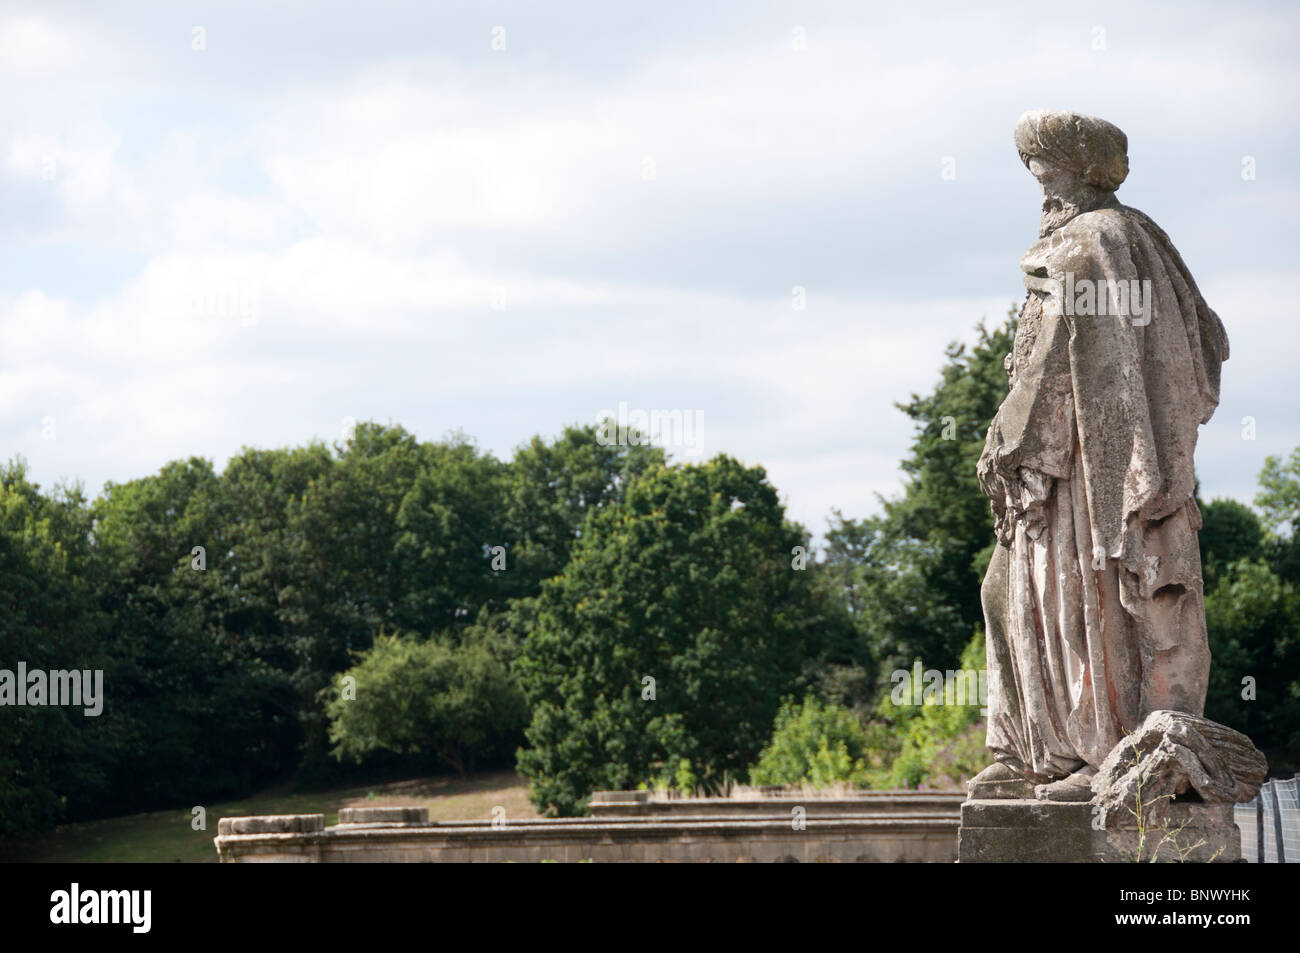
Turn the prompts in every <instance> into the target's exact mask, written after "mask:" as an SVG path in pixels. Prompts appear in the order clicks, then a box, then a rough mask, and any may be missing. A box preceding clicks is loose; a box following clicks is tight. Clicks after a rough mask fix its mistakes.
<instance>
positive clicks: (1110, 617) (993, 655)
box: [971, 110, 1262, 801]
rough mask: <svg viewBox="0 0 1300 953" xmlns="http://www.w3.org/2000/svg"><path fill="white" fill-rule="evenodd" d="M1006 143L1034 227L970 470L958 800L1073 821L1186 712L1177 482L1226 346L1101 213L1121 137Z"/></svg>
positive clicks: (1059, 117)
mask: <svg viewBox="0 0 1300 953" xmlns="http://www.w3.org/2000/svg"><path fill="white" fill-rule="evenodd" d="M1015 141H1016V148H1017V149H1018V151H1019V153H1020V157H1021V159H1022V160H1023V161H1024V163H1025V165H1026V166H1028V168H1029V171H1030V172H1031V173H1032V174H1033V176H1034V177H1035V178H1036V179H1037V180H1038V182H1039V183H1040V185H1041V186H1042V190H1043V209H1042V223H1041V227H1040V229H1039V240H1038V241H1037V242H1035V243H1034V244H1033V245H1031V246H1030V248H1029V250H1028V251H1027V252H1026V253H1025V255H1024V257H1023V258H1022V259H1021V268H1022V269H1023V271H1024V281H1025V285H1026V286H1027V288H1028V295H1027V297H1026V300H1025V303H1024V306H1023V307H1022V308H1021V311H1020V319H1019V325H1018V327H1017V330H1016V335H1015V344H1014V348H1013V351H1012V353H1011V354H1010V355H1008V357H1007V359H1006V368H1007V372H1008V374H1009V376H1010V392H1009V393H1008V395H1007V397H1006V399H1005V400H1004V401H1003V402H1002V405H1001V407H1000V408H999V409H998V413H997V416H996V417H994V419H993V422H992V424H991V426H990V427H989V431H988V438H987V441H986V444H985V447H984V452H983V455H982V456H981V458H980V461H979V470H978V473H979V481H980V485H981V487H982V489H983V491H984V493H985V494H986V495H987V496H988V497H989V499H990V501H991V502H992V507H993V512H994V516H995V519H996V525H997V538H998V545H997V546H996V547H995V552H994V555H993V558H992V561H991V562H990V564H989V568H988V574H987V576H986V577H985V580H984V585H983V590H982V599H983V605H984V616H985V628H986V638H987V644H988V669H989V690H988V691H989V697H988V708H989V714H988V739H987V743H988V746H989V748H991V749H992V751H993V755H994V758H995V762H996V763H995V764H994V765H993V766H991V767H990V768H987V769H986V770H985V771H983V772H981V773H980V774H979V775H978V776H977V777H976V778H975V779H974V781H973V782H972V786H971V790H972V797H985V798H987V797H998V796H1004V797H1024V796H1026V789H1028V796H1030V797H1033V796H1037V797H1038V798H1039V799H1042V800H1049V801H1086V800H1089V799H1091V798H1092V793H1093V792H1092V787H1091V784H1092V778H1093V776H1094V775H1095V774H1096V772H1097V769H1098V768H1099V767H1101V765H1102V763H1103V761H1104V760H1105V759H1106V757H1107V755H1109V754H1110V753H1111V751H1112V749H1115V747H1116V746H1117V745H1118V744H1119V742H1120V741H1121V740H1122V739H1124V738H1125V736H1127V735H1128V734H1129V733H1131V732H1134V731H1135V730H1136V729H1138V727H1139V726H1140V725H1141V724H1142V723H1143V721H1144V720H1145V719H1146V718H1147V717H1148V716H1149V715H1151V714H1152V713H1153V712H1157V711H1164V712H1172V713H1179V712H1182V713H1187V714H1188V715H1192V716H1200V715H1201V714H1202V713H1203V711H1204V706H1205V693H1206V687H1207V682H1208V678H1209V668H1210V652H1209V646H1208V643H1207V639H1206V629H1205V609H1204V604H1203V601H1202V583H1201V563H1200V549H1199V546H1198V544H1197V537H1196V533H1197V530H1198V529H1200V526H1201V516H1200V512H1199V511H1198V509H1197V506H1196V502H1195V500H1194V499H1193V497H1192V493H1193V488H1194V473H1193V466H1192V463H1193V452H1194V450H1195V449H1196V437H1197V428H1198V427H1199V426H1200V425H1201V424H1203V423H1205V422H1206V421H1208V420H1209V419H1210V415H1211V414H1213V412H1214V409H1215V407H1216V406H1217V404H1218V402H1219V368H1220V365H1221V363H1222V362H1223V361H1224V360H1226V359H1227V357H1228V339H1227V335H1226V334H1225V332H1224V329H1223V324H1222V322H1221V321H1220V320H1219V318H1218V316H1217V315H1216V314H1215V313H1214V312H1213V311H1212V310H1211V309H1210V308H1209V306H1207V305H1206V303H1205V301H1204V299H1203V298H1202V297H1201V294H1200V292H1199V291H1198V290H1197V288H1196V282H1195V281H1193V280H1192V276H1191V274H1190V273H1189V272H1188V270H1187V266H1186V265H1185V264H1183V260H1182V258H1181V257H1180V256H1179V254H1178V252H1177V251H1176V250H1175V249H1174V246H1173V245H1172V243H1170V241H1169V237H1168V236H1167V235H1166V234H1165V233H1164V231H1163V230H1161V229H1160V227H1159V226H1157V225H1156V224H1155V222H1153V221H1152V220H1151V219H1150V218H1148V217H1147V216H1146V215H1144V214H1143V213H1141V212H1139V211H1137V210H1136V209H1133V208H1129V207H1127V206H1125V205H1121V204H1120V203H1119V202H1118V201H1117V200H1116V198H1115V190H1116V189H1117V188H1118V187H1119V185H1120V183H1121V182H1123V181H1124V179H1125V177H1126V176H1127V175H1128V155H1127V149H1128V140H1127V138H1126V137H1125V135H1124V133H1123V132H1121V131H1120V130H1119V129H1117V128H1116V127H1115V126H1113V125H1111V124H1110V123H1108V122H1105V121H1103V120H1101V119H1096V118H1093V117H1090V116H1083V115H1079V114H1077V113H1070V112H1053V111H1044V110H1036V111H1032V112H1028V113H1026V114H1025V115H1024V116H1022V117H1021V118H1020V121H1019V122H1018V123H1017V125H1016V130H1015ZM1210 724H1212V723H1210ZM1252 750H1253V749H1252ZM1260 780H1262V777H1261V778H1260ZM1257 783H1258V782H1256V786H1257ZM999 790H1001V791H1002V792H1003V793H1001V794H999ZM977 792H981V793H977Z"/></svg>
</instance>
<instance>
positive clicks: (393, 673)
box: [325, 635, 527, 774]
mask: <svg viewBox="0 0 1300 953" xmlns="http://www.w3.org/2000/svg"><path fill="white" fill-rule="evenodd" d="M346 677H351V678H353V679H355V697H350V693H348V692H345V691H344V684H343V679H344V678H346ZM325 708H326V712H327V714H328V717H329V720H330V729H329V738H330V741H331V742H332V743H333V745H334V748H333V753H334V754H335V756H336V757H338V758H339V759H340V760H342V759H343V758H351V759H353V760H355V761H361V760H362V759H363V758H364V757H366V756H367V755H369V754H371V753H373V752H374V751H376V750H380V749H383V750H387V751H392V752H396V753H398V754H420V753H422V752H432V753H435V754H436V755H437V756H438V757H440V758H441V759H442V760H443V761H444V762H445V763H446V764H448V765H450V766H451V767H452V768H454V769H455V770H456V771H457V772H458V773H460V774H464V773H465V770H466V768H467V767H469V766H471V765H472V762H473V757H474V755H475V754H476V753H477V752H480V751H482V750H484V749H485V748H486V747H487V746H488V745H489V744H490V743H491V742H492V741H497V740H499V739H501V738H503V737H507V738H508V737H512V736H514V735H516V734H517V733H518V732H519V730H520V729H522V728H523V725H524V723H525V721H526V720H527V710H526V708H525V707H524V700H523V695H522V693H521V692H520V691H519V686H518V684H517V683H516V682H515V680H514V678H513V676H512V675H511V673H510V670H509V668H508V667H507V666H506V665H505V664H504V663H503V662H502V661H501V660H500V659H498V658H497V657H496V656H495V655H493V654H492V652H491V650H490V648H489V647H488V646H487V645H486V644H484V643H483V642H481V641H472V642H468V643H465V644H459V645H457V644H453V643H450V642H447V641H442V640H430V641H427V642H419V641H416V640H415V639H412V638H401V637H398V636H382V635H381V636H379V637H378V638H376V640H375V643H374V645H373V647H372V648H371V649H370V650H369V651H368V652H364V653H361V657H360V659H359V661H358V663H357V664H356V665H354V666H353V667H352V668H350V669H348V670H347V672H345V673H343V674H342V675H338V676H336V677H335V679H334V686H333V690H332V692H331V698H330V700H329V701H328V702H327V703H326V706H325Z"/></svg>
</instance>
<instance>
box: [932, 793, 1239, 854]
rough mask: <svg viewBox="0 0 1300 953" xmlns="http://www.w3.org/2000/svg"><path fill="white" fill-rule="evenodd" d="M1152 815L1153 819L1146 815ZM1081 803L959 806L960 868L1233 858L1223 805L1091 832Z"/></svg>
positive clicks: (1188, 807)
mask: <svg viewBox="0 0 1300 953" xmlns="http://www.w3.org/2000/svg"><path fill="white" fill-rule="evenodd" d="M1151 813H1152V814H1155V813H1156V812H1154V811H1152V812H1151ZM1097 816H1098V815H1097V812H1096V811H1095V810H1094V808H1093V805H1092V804H1090V803H1087V802H1082V803H1069V802H1055V801H1038V800H1031V799H1021V798H1003V799H996V800H993V799H990V800H978V799H973V798H972V799H970V800H967V801H965V802H964V803H963V804H962V806H961V828H960V830H959V831H958V835H957V838H958V839H957V862H958V863H961V864H979V863H995V864H1024V863H1029V864H1037V863H1057V864H1059V863H1074V864H1077V863H1130V862H1133V861H1135V860H1140V861H1143V862H1145V861H1150V860H1151V859H1152V858H1153V857H1154V858H1155V859H1156V860H1157V861H1180V860H1181V861H1185V862H1194V863H1206V862H1211V861H1213V862H1216V863H1231V862H1233V861H1238V860H1240V859H1241V830H1240V829H1239V828H1238V827H1237V825H1236V824H1235V823H1234V822H1233V816H1232V805H1231V804H1205V803H1197V802H1174V803H1171V804H1167V805H1166V806H1165V807H1164V809H1163V811H1161V812H1160V816H1158V817H1155V816H1153V817H1149V818H1146V819H1144V824H1143V827H1142V828H1141V829H1140V828H1139V827H1138V824H1137V819H1136V818H1133V817H1130V818H1128V819H1127V820H1126V821H1122V822H1120V823H1113V822H1112V825H1111V826H1110V827H1109V828H1103V829H1101V830H1096V829H1094V824H1096V823H1098V822H1097V820H1096V818H1097Z"/></svg>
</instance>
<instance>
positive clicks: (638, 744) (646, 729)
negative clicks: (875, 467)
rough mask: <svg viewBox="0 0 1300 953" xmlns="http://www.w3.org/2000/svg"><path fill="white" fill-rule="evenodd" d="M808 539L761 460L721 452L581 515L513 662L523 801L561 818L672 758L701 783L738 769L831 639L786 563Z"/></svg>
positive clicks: (647, 478)
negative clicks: (520, 714) (747, 463)
mask: <svg viewBox="0 0 1300 953" xmlns="http://www.w3.org/2000/svg"><path fill="white" fill-rule="evenodd" d="M807 542H808V541H807V538H806V537H805V535H804V533H803V532H802V531H801V530H800V529H799V527H797V526H795V525H793V524H791V523H788V522H786V520H785V518H784V512H783V509H782V507H781V505H780V503H779V501H778V499H777V494H776V491H775V490H774V489H773V488H772V486H771V485H770V484H769V483H768V482H767V479H766V475H765V474H764V472H763V470H762V469H760V468H758V467H754V468H745V467H743V466H741V465H740V464H739V463H737V462H736V461H734V460H732V459H730V458H728V457H724V456H720V457H717V458H715V459H714V460H712V461H710V462H708V463H706V464H702V465H695V466H684V467H676V466H674V467H664V466H660V467H656V468H653V469H651V470H649V471H647V472H646V473H644V474H643V475H642V476H641V477H640V478H639V479H636V480H634V481H633V482H631V483H630V484H629V485H627V486H626V487H625V488H624V498H623V500H622V502H620V503H618V504H616V505H613V506H608V507H600V508H598V509H597V510H595V511H593V512H591V513H590V514H589V515H588V517H587V520H586V522H585V523H584V525H583V529H582V532H581V535H580V536H579V537H578V539H577V540H576V541H575V542H574V544H573V550H572V556H571V558H570V560H569V562H568V565H567V566H566V567H565V568H564V570H563V572H562V573H560V575H558V576H556V577H555V578H553V579H551V580H549V581H548V582H546V583H545V584H544V585H543V587H542V595H541V597H540V608H539V613H538V618H537V627H536V629H535V630H534V631H533V633H532V635H531V636H530V637H529V638H528V640H527V641H526V642H525V644H524V647H523V654H522V656H521V658H520V660H519V663H518V666H517V667H518V670H519V673H520V682H521V684H522V685H523V688H524V692H525V694H526V696H527V698H528V701H529V703H530V705H531V708H532V721H531V723H530V725H529V727H528V729H527V737H528V741H529V743H530V745H531V747H529V748H527V749H525V750H522V751H521V752H520V754H519V767H520V770H521V771H523V772H524V773H525V774H527V775H528V776H529V777H531V778H532V779H533V798H534V800H535V801H536V803H537V804H538V805H539V806H542V807H545V808H547V809H549V810H552V811H554V812H557V813H560V814H573V813H576V812H578V811H580V810H581V809H582V808H583V805H584V802H585V800H586V798H587V797H588V796H589V794H590V792H591V791H593V790H595V789H597V788H598V787H613V788H623V787H625V786H630V785H634V784H637V783H641V782H644V781H646V780H649V779H651V778H652V777H662V776H665V775H671V774H673V773H675V772H676V770H677V769H678V766H679V765H680V762H681V761H682V760H683V759H685V760H686V761H687V762H688V763H689V765H690V767H691V771H692V773H693V775H694V776H695V777H696V778H698V779H699V780H700V781H701V782H702V783H703V784H704V785H705V786H708V785H711V784H716V783H717V782H718V781H720V780H721V778H722V776H723V775H724V773H730V774H732V775H737V774H740V773H741V772H743V771H744V770H745V769H746V768H748V766H749V764H750V763H751V762H752V761H753V759H754V757H755V756H756V755H757V754H758V752H759V750H760V749H761V747H762V745H763V744H764V742H766V741H767V739H768V736H769V734H770V729H771V725H772V719H773V718H774V716H775V715H776V711H777V707H778V705H779V704H780V700H781V698H782V696H784V695H787V694H791V693H797V692H800V691H802V690H803V688H804V687H805V686H806V685H807V684H808V681H809V679H810V674H811V671H812V669H813V667H814V666H815V665H817V664H818V663H819V662H820V661H822V660H823V659H824V651H825V647H826V645H827V644H828V642H829V641H831V640H830V637H829V634H828V632H827V627H828V626H829V625H832V624H833V619H834V616H833V615H832V614H829V613H827V612H826V611H824V606H823V605H821V604H820V600H819V591H818V589H817V588H816V587H815V585H814V584H813V581H812V579H811V576H810V575H809V574H808V573H807V572H806V571H800V570H797V569H794V568H793V567H792V553H793V551H794V550H795V547H798V546H801V545H803V546H806V545H807Z"/></svg>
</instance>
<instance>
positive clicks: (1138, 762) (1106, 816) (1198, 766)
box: [1092, 711, 1268, 827]
mask: <svg viewBox="0 0 1300 953" xmlns="http://www.w3.org/2000/svg"><path fill="white" fill-rule="evenodd" d="M1267 775H1268V762H1267V761H1266V760H1265V759H1264V756H1263V755H1262V754H1260V752H1259V750H1258V749H1257V748H1256V747H1255V746H1254V745H1253V744H1252V743H1251V741H1250V739H1249V738H1247V737H1246V736H1245V735H1243V734H1242V733H1241V732H1239V731H1233V730H1232V729H1231V728H1228V727H1225V726H1224V725H1220V724H1218V723H1217V722H1213V721H1210V720H1209V719H1208V718H1202V717H1200V716H1198V715H1189V714H1187V713H1186V712H1179V711H1154V712H1152V713H1151V714H1150V715H1148V716H1147V718H1146V720H1145V721H1143V722H1142V724H1141V726H1140V727H1139V728H1138V729H1137V730H1136V731H1134V732H1133V733H1132V734H1130V735H1128V737H1126V738H1124V739H1123V740H1122V741H1121V742H1120V743H1119V744H1117V745H1116V746H1115V748H1114V750H1113V751H1111V753H1110V754H1109V755H1107V756H1106V759H1105V761H1103V762H1102V765H1101V768H1100V769H1099V770H1098V772H1097V775H1096V777H1094V778H1093V779H1092V789H1093V801H1094V804H1096V806H1097V808H1098V809H1099V814H1100V817H1101V818H1102V822H1103V823H1104V824H1106V825H1107V826H1108V827H1114V826H1116V825H1117V824H1123V825H1125V826H1128V825H1129V824H1130V822H1131V821H1132V818H1133V812H1134V811H1135V810H1136V809H1137V805H1138V803H1139V799H1140V801H1141V803H1142V805H1143V807H1142V810H1143V813H1144V815H1145V816H1146V817H1148V818H1149V820H1150V821H1151V822H1153V823H1159V822H1162V821H1167V820H1169V818H1170V816H1171V811H1172V808H1174V807H1176V806H1178V804H1179V802H1180V801H1184V802H1185V801H1195V802H1203V803H1207V804H1222V805H1229V806H1230V805H1232V804H1235V803H1238V802H1244V801H1249V800H1250V799H1251V798H1253V797H1254V796H1255V795H1256V794H1257V793H1258V792H1259V788H1260V785H1261V784H1263V783H1264V779H1265V777H1267ZM1175 799H1178V800H1175ZM1228 817H1229V820H1230V819H1231V810H1230V807H1229V813H1228Z"/></svg>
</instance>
